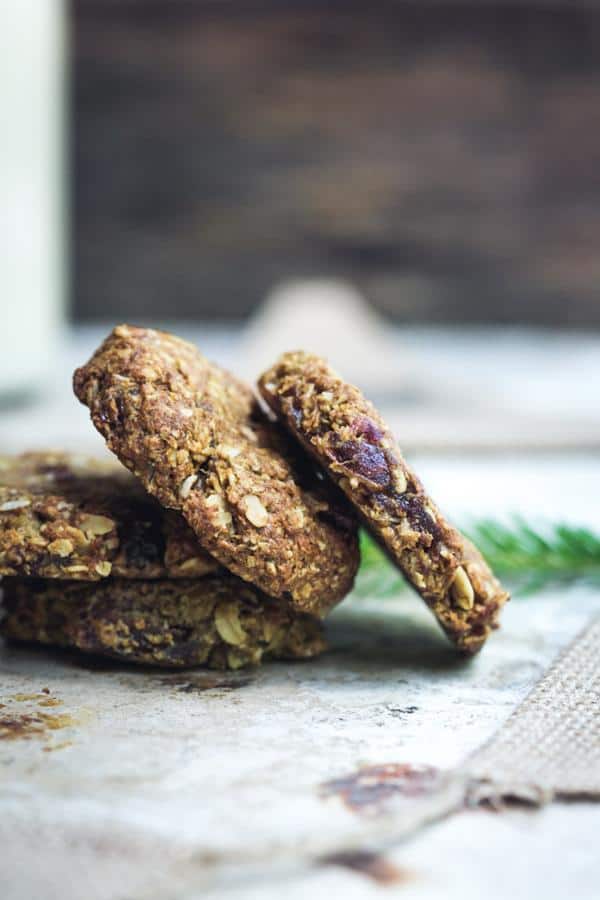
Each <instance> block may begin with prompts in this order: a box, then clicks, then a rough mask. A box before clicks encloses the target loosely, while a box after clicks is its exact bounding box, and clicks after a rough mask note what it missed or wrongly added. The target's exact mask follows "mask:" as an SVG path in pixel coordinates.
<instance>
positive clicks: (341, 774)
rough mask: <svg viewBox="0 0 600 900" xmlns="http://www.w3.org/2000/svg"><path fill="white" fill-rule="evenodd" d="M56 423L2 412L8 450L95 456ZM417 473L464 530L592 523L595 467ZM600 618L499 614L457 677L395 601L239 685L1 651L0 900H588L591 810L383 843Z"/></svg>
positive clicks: (500, 459) (582, 607)
mask: <svg viewBox="0 0 600 900" xmlns="http://www.w3.org/2000/svg"><path fill="white" fill-rule="evenodd" d="M51 409H52V414H51V416H48V415H47V416H46V417H44V416H43V415H42V414H41V413H40V411H39V409H38V410H36V409H35V408H33V409H32V410H30V411H29V412H15V413H11V414H10V416H8V417H5V418H4V419H3V421H2V424H1V427H0V438H2V440H3V441H5V443H6V444H7V445H8V447H9V449H12V450H16V449H21V448H23V447H25V446H33V445H34V444H37V445H38V446H43V445H47V444H48V443H51V444H54V445H56V443H57V441H56V440H55V438H57V437H58V436H60V434H61V433H62V434H63V436H64V437H63V440H61V441H60V443H65V444H67V446H73V445H76V446H79V445H80V443H79V441H78V439H77V437H76V435H78V434H79V433H80V432H81V435H82V436H83V435H85V437H82V440H81V445H82V449H93V447H95V448H96V449H97V448H98V447H99V446H100V444H99V442H96V443H95V444H94V441H95V438H94V435H93V432H92V431H91V429H90V427H89V425H88V423H87V417H86V415H85V411H84V410H83V409H80V408H78V407H77V405H76V404H75V403H74V401H73V402H72V403H71V401H70V398H65V399H64V401H63V400H61V401H60V402H57V404H56V405H55V406H54V407H52V408H51ZM66 410H68V412H64V417H63V412H62V411H66ZM11 416H12V418H11ZM17 418H18V420H19V421H20V423H21V426H22V427H21V430H20V433H15V431H14V423H15V420H16V419H17ZM61 422H62V425H61ZM46 425H48V428H46ZM61 429H62V432H61ZM48 432H50V434H51V435H52V438H53V439H52V440H51V441H48V440H47V439H46V438H47V437H48ZM413 461H414V462H415V464H416V465H418V467H419V471H420V472H421V474H422V477H423V479H424V480H425V482H426V484H427V485H428V486H429V488H430V490H431V492H432V493H433V494H434V495H435V496H436V498H437V499H438V500H439V503H440V505H441V506H442V507H443V508H444V509H445V510H446V511H447V512H448V513H449V515H450V516H451V517H452V518H454V519H456V520H458V521H459V522H463V523H464V522H466V521H468V520H469V519H470V518H471V517H475V516H478V515H483V514H485V515H495V516H496V515H497V516H503V515H506V514H509V513H511V512H520V513H524V514H526V515H527V516H528V517H530V518H533V519H537V518H539V519H540V520H555V519H558V518H561V519H568V520H571V521H573V522H582V523H588V524H590V525H593V526H595V527H597V528H599V527H600V460H598V459H597V458H596V457H595V456H593V455H591V454H588V455H583V454H575V453H570V454H563V455H559V454H546V455H532V454H529V455H527V454H519V455H516V454H508V453H506V452H505V453H494V454H487V455H484V456H481V455H479V456H478V455H474V454H468V453H466V452H464V453H461V454H459V455H458V454H457V455H441V454H437V455H431V454H430V455H422V456H420V457H419V456H418V455H417V456H416V458H415V455H414V454H413ZM599 610H600V595H598V594H596V593H594V592H592V591H591V590H588V589H584V588H569V589H565V590H548V591H545V592H544V593H541V594H538V595H536V596H535V597H527V598H524V597H519V596H517V597H516V598H515V599H514V600H513V601H512V602H511V603H510V604H509V606H508V607H507V608H506V611H505V615H504V617H503V627H502V629H501V630H500V631H499V632H498V633H497V634H495V635H494V636H493V637H492V638H491V640H490V642H489V645H488V646H487V647H486V648H485V650H484V651H483V653H481V654H480V656H479V657H477V658H476V659H475V660H473V661H471V662H469V663H465V662H462V661H460V660H458V659H456V658H455V656H454V654H453V652H452V650H451V648H450V647H449V646H448V645H447V644H446V642H445V641H444V639H443V637H442V636H441V634H440V633H439V632H438V630H437V626H436V625H435V623H434V622H433V620H432V619H431V617H430V615H429V613H428V612H427V610H425V609H424V608H422V606H421V604H420V602H419V601H418V599H417V598H415V597H414V596H412V594H410V593H408V592H407V593H402V594H401V595H399V596H398V597H397V598H390V599H387V600H380V601H375V600H359V599H358V598H354V599H351V600H350V601H348V602H346V603H345V604H343V606H342V607H341V608H340V609H339V610H338V611H336V612H335V613H334V615H333V616H332V617H331V619H330V621H329V624H328V634H329V639H330V643H331V650H330V651H329V653H327V654H326V655H325V656H324V657H323V658H322V659H320V660H317V661H314V662H308V663H301V664H281V663H279V664H272V665H268V666H265V667H264V668H262V669H260V670H255V671H247V672H240V673H234V674H218V673H209V672H202V671H200V670H195V671H188V672H184V673H177V674H173V673H169V672H160V671H151V670H139V669H135V668H132V667H126V666H122V665H113V664H106V665H98V664H93V663H86V662H85V661H82V660H81V659H78V658H76V657H74V656H72V655H70V654H64V653H61V654H54V653H51V652H49V651H45V650H40V651H35V650H20V649H17V648H14V647H10V648H9V647H4V646H1V647H0V703H1V704H3V706H2V708H0V720H2V721H4V722H7V721H8V720H10V721H11V722H12V723H13V725H12V726H11V727H9V728H5V730H4V731H2V729H0V736H3V737H4V739H2V740H0V857H1V864H0V896H1V897H2V898H3V900H30V898H33V897H35V898H38V897H39V898H44V900H54V898H56V900H58V898H60V900H79V898H80V897H82V896H85V897H86V900H146V898H148V900H151V898H167V900H170V898H173V900H175V898H177V900H192V898H197V897H200V896H202V897H209V898H217V897H219V898H220V897H227V898H229V897H231V898H235V900H250V898H257V900H258V898H261V900H262V898H271V897H272V898H273V900H275V898H279V897H280V896H281V894H282V892H283V893H285V894H286V896H287V897H288V898H289V900H291V898H294V900H295V898H304V897H306V896H311V897H315V898H320V897H327V896H329V895H330V894H333V895H337V896H345V897H347V898H350V900H352V898H355V897H356V898H360V900H362V898H369V897H376V896H383V895H384V894H385V895H389V894H392V895H395V894H396V893H397V894H398V896H402V897H405V898H410V900H430V898H437V897H444V898H448V900H454V898H456V900H459V898H460V900H471V898H473V900H475V898H480V897H482V896H485V897H486V898H487V900H504V898H506V897H507V896H511V897H513V898H520V897H523V898H525V897H527V898H531V897H533V896H536V897H537V896H545V897H546V898H548V900H554V898H562V897H565V896H573V897H577V898H582V900H586V898H590V900H591V898H595V897H596V896H597V885H598V880H599V878H600V859H599V857H598V852H597V834H598V829H599V827H600V807H598V806H594V805H593V804H587V803H571V804H554V805H552V806H549V807H547V808H545V809H543V810H541V811H536V812H533V811H528V810H525V809H520V810H516V809H510V810H504V811H502V812H500V813H493V812H487V811H481V810H477V811H474V810H465V811H463V812H461V813H459V814H457V815H455V816H453V817H451V818H449V819H447V820H445V821H442V822H439V823H438V824H435V825H431V826H428V827H427V828H425V829H423V830H422V831H420V832H419V833H418V834H417V835H416V836H414V837H412V838H411V839H409V840H406V841H403V842H401V843H398V844H397V845H393V846H391V847H385V845H386V844H387V843H388V842H389V841H390V840H391V841H392V844H393V843H394V842H393V835H394V830H395V821H396V817H397V815H398V805H397V804H398V803H399V802H400V803H402V802H406V803H409V802H411V801H410V799H405V800H402V797H403V790H404V784H405V782H404V780H403V779H404V775H405V774H406V772H407V771H408V770H406V769H404V768H402V767H404V766H409V767H413V769H412V771H413V772H415V771H416V772H417V773H418V772H421V773H422V777H425V778H426V777H427V773H428V771H429V769H428V768H427V767H433V768H435V769H442V770H445V769H449V768H451V767H453V766H455V765H456V764H458V763H460V762H461V760H463V759H464V758H465V756H466V755H467V754H468V753H470V752H471V751H473V750H474V749H475V748H476V747H478V746H479V745H480V744H481V743H482V742H483V741H484V740H485V739H486V738H488V737H489V736H490V735H491V734H492V733H493V732H494V731H495V729H496V728H497V727H498V726H499V725H501V723H502V722H503V721H504V720H505V718H506V717H507V715H508V714H509V713H510V711H511V710H512V709H513V708H514V706H515V705H516V704H517V703H518V702H519V700H521V699H522V698H523V697H524V696H525V694H526V693H527V692H528V691H529V689H530V688H531V687H532V686H533V684H534V683H535V682H536V681H537V680H538V678H539V677H540V675H541V674H542V672H543V671H544V670H545V669H546V667H547V666H548V664H549V663H550V662H551V660H552V659H553V658H554V657H555V655H556V654H557V652H558V651H559V650H560V649H561V648H562V647H563V646H564V645H565V644H566V643H567V642H568V641H569V640H570V639H571V637H573V636H574V635H575V634H576V632H577V631H578V630H579V629H580V628H581V627H582V626H583V625H584V624H585V623H586V621H587V620H588V618H589V617H590V616H591V615H592V614H593V613H594V612H598V611H599ZM424 767H425V768H424ZM411 777H412V776H410V777H409V778H408V784H409V785H410V784H411V783H412V782H411ZM417 783H418V779H417ZM384 847H385V850H384V851H383V855H382V856H373V857H369V856H365V855H364V852H362V853H360V852H358V851H364V849H365V848H370V849H375V850H379V849H381V848H384ZM349 848H353V854H351V855H347V851H348V850H349ZM342 851H343V852H344V853H346V855H344V856H343V857H340V856H339V853H340V852H342ZM357 853H358V855H357ZM331 854H338V855H337V857H336V858H337V864H335V865H334V864H332V863H331V861H330V862H327V861H323V859H322V858H323V856H324V855H325V856H327V855H329V856H331ZM341 863H344V865H342V864H341ZM357 868H358V869H362V870H363V871H357V870H356V869H357ZM365 869H366V870H368V871H367V873H366V874H365V871H364V870H365ZM369 873H370V874H369Z"/></svg>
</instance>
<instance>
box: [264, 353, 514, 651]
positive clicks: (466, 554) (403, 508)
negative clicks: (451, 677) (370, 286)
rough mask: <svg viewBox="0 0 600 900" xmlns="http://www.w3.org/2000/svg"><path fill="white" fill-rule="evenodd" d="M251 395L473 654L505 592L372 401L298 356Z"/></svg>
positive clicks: (284, 360) (315, 360)
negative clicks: (344, 499) (452, 522)
mask: <svg viewBox="0 0 600 900" xmlns="http://www.w3.org/2000/svg"><path fill="white" fill-rule="evenodd" d="M259 388H260V391H261V394H262V396H263V398H264V400H265V401H266V403H267V404H268V405H269V407H270V408H271V409H272V411H273V412H274V413H275V415H276V416H277V417H278V418H279V419H280V420H281V421H282V422H283V423H284V424H285V425H286V426H287V427H288V429H289V431H290V432H291V433H292V434H293V435H294V436H295V437H296V438H297V439H298V441H299V442H300V443H301V444H302V446H303V447H304V448H305V449H306V450H307V451H308V452H309V453H311V454H312V455H313V457H314V458H315V459H316V460H317V461H318V462H319V463H320V464H321V465H322V466H323V467H324V469H325V470H326V471H327V472H328V474H329V475H330V477H331V478H332V479H333V480H334V481H335V482H336V483H337V484H338V485H339V486H340V487H341V489H342V490H343V491H344V493H345V494H346V496H347V497H348V498H349V500H350V501H351V502H352V503H353V504H354V506H355V508H356V509H357V510H358V512H359V514H360V516H361V518H362V520H363V522H364V524H365V525H366V527H368V528H369V530H370V531H371V532H372V534H373V535H374V537H375V538H376V539H377V540H378V541H379V543H380V544H381V545H382V546H383V548H384V549H385V550H386V551H387V553H388V555H389V556H390V558H391V559H392V561H393V562H395V563H396V564H397V565H398V567H399V568H400V569H401V570H402V572H403V573H404V575H405V576H406V578H407V579H408V581H409V582H410V583H411V584H412V585H413V587H414V588H415V589H416V590H417V591H418V593H419V594H420V595H421V596H422V597H423V599H424V600H425V602H426V603H427V605H428V606H429V607H430V608H431V610H432V611H433V613H434V615H435V616H436V618H437V619H438V621H439V623H440V624H441V626H442V628H443V629H444V631H445V632H446V634H447V635H448V636H449V637H450V638H451V640H453V641H454V642H455V643H456V644H457V645H458V646H459V647H460V648H461V649H462V650H464V651H466V652H469V653H473V652H475V651H477V650H478V649H479V648H480V647H481V646H482V644H483V643H484V641H485V640H486V638H487V636H488V634H489V633H490V631H491V630H492V629H494V628H496V627H497V622H498V614H499V611H500V609H501V607H502V606H503V604H504V603H505V602H506V600H507V599H508V594H507V593H506V591H505V590H504V589H503V588H502V586H501V585H500V583H499V582H498V580H497V579H496V578H495V577H494V575H493V573H492V572H491V570H490V568H489V566H488V565H487V563H486V562H485V560H484V559H483V557H482V556H481V554H480V553H479V551H478V550H477V549H476V548H475V547H474V546H473V544H472V543H471V542H470V541H468V540H467V539H466V538H465V537H464V536H463V535H462V534H461V533H460V532H459V531H458V530H457V529H456V528H454V527H453V526H452V525H450V524H449V523H448V522H447V521H446V519H445V518H444V516H443V515H442V514H441V513H440V511H439V509H438V508H437V506H436V505H435V504H434V502H433V501H432V500H431V498H430V497H429V496H428V495H427V494H426V492H425V490H424V488H423V486H422V484H421V482H420V481H419V479H418V478H417V476H416V475H415V473H414V472H413V471H412V469H411V468H410V467H409V466H408V465H407V463H406V462H405V460H404V459H403V457H402V453H401V451H400V448H399V447H398V444H397V442H396V440H395V438H394V437H393V435H392V434H391V432H390V430H389V429H388V427H387V426H386V424H385V422H384V421H383V419H382V418H381V416H380V415H379V413H378V412H377V411H376V409H375V408H374V407H373V406H372V404H371V403H369V402H368V401H367V400H366V399H365V398H364V396H363V395H362V394H361V392H360V391H359V390H358V388H356V387H354V386H352V385H350V384H348V383H347V382H345V381H343V379H341V378H340V377H339V376H338V375H337V373H336V372H334V371H333V370H332V369H331V368H330V367H329V366H328V364H327V363H326V362H325V361H324V360H323V359H321V358H320V357H318V356H314V355H312V354H308V353H304V352H301V351H298V352H292V353H285V354H284V355H283V356H281V357H280V359H279V360H278V362H277V363H276V364H275V365H274V366H273V367H272V368H271V369H270V370H268V371H267V372H265V374H264V375H263V376H262V377H261V379H260V382H259Z"/></svg>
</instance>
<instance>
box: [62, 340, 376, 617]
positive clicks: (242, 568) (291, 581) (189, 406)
mask: <svg viewBox="0 0 600 900" xmlns="http://www.w3.org/2000/svg"><path fill="white" fill-rule="evenodd" d="M73 383H74V390H75V393H76V395H77V397H78V398H79V399H80V400H81V402H82V403H84V404H86V405H87V406H88V407H89V409H90V412H91V416H92V421H93V423H94V425H95V426H96V428H97V429H98V431H99V432H100V433H101V434H102V435H103V436H104V438H105V439H106V441H107V444H108V446H109V447H110V449H111V450H112V451H113V452H114V453H115V454H116V455H117V456H118V457H119V459H120V460H121V462H122V463H124V464H125V465H126V466H127V468H129V469H130V470H131V471H132V472H134V473H135V474H136V475H137V476H138V477H139V478H140V480H141V481H142V483H143V485H144V487H145V488H146V490H148V491H149V492H150V493H151V494H153V495H154V496H155V497H157V498H158V500H159V501H160V502H161V503H162V504H163V505H164V506H167V507H171V508H174V509H179V510H181V511H182V513H183V515H184V516H185V518H186V519H187V521H188V523H189V524H190V525H191V526H192V528H193V530H194V531H195V532H196V535H197V537H198V540H199V542H200V543H201V544H202V546H203V547H204V548H205V549H206V550H208V552H209V553H210V554H211V555H213V556H214V557H215V558H216V559H217V560H218V561H219V562H221V563H222V564H223V565H224V566H226V567H227V568H228V569H230V570H231V571H232V572H234V573H235V574H236V575H239V576H240V577H241V578H243V579H244V580H246V581H249V582H252V583H253V584H255V585H257V586H258V587H260V588H261V589H262V590H263V591H265V593H267V594H270V595H271V596H273V597H279V598H283V599H289V600H291V601H292V602H293V603H294V604H295V605H296V606H297V607H298V608H300V609H302V610H304V611H306V612H311V613H314V614H319V615H321V614H324V613H326V612H327V610H328V609H329V608H330V607H331V606H333V605H334V604H335V603H336V602H338V601H339V600H341V599H342V597H343V596H344V595H345V594H346V593H347V592H348V591H349V589H350V588H351V586H352V583H353V579H354V575H355V573H356V569H357V567H358V546H357V536H356V525H355V523H354V520H353V516H352V514H351V513H350V511H349V507H348V506H347V505H346V501H345V499H344V498H343V496H342V495H341V494H340V495H339V496H338V494H337V491H336V490H335V488H332V487H330V485H329V484H324V483H323V482H320V481H319V480H318V479H317V478H316V476H315V474H314V472H313V471H312V470H311V469H310V468H306V470H305V471H302V470H301V468H298V467H297V464H296V461H295V460H294V459H293V457H292V455H290V453H289V452H288V450H287V448H286V445H285V442H284V440H283V437H282V435H281V434H280V431H279V429H278V427H277V426H276V425H273V424H272V423H270V422H269V421H268V420H267V419H266V418H265V417H264V415H263V414H262V413H261V411H260V409H259V408H258V405H257V403H256V401H255V399H254V396H253V394H252V392H251V390H250V389H249V388H248V387H246V385H244V384H243V383H241V382H240V381H238V380H237V379H236V378H234V377H233V376H232V375H230V374H229V373H227V372H225V371H224V370H222V369H221V368H219V367H218V366H215V365H213V364H212V363H210V362H208V361H207V360H206V359H205V358H204V357H203V356H202V354H201V353H200V352H199V351H198V350H197V349H196V348H195V347H193V346H192V345H191V344H188V343H187V342H185V341H182V340H180V339H179V338H176V337H174V336H172V335H169V334H165V333H163V332H159V331H154V330H151V329H144V328H135V327H131V326H126V325H122V326H119V327H118V328H115V329H114V331H113V332H112V334H110V335H109V337H108V338H107V339H106V340H105V341H104V343H103V344H102V346H101V347H100V348H99V349H98V350H97V351H96V353H95V354H94V356H93V357H92V359H91V360H90V361H89V363H87V365H85V366H83V367H82V368H80V369H78V370H77V371H76V372H75V375H74V382H73Z"/></svg>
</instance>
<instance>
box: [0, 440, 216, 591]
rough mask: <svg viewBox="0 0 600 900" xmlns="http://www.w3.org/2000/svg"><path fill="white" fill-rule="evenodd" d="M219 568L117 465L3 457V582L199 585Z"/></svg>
mask: <svg viewBox="0 0 600 900" xmlns="http://www.w3.org/2000/svg"><path fill="white" fill-rule="evenodd" d="M218 567H219V566H218V563H217V562H216V560H214V559H213V558H212V557H210V556H209V555H208V554H207V553H206V552H205V551H204V550H203V549H202V548H201V547H200V545H199V543H198V541H197V539H196V536H195V535H194V533H193V531H192V530H191V529H190V528H189V526H188V525H187V524H186V522H185V520H184V519H183V518H182V517H181V516H180V515H178V514H177V513H175V512H172V511H169V510H165V509H163V508H162V507H161V506H160V504H159V503H157V502H156V500H154V499H153V498H152V497H150V496H149V495H148V494H146V492H145V491H144V490H143V488H142V486H141V485H140V484H139V482H138V481H137V480H136V479H135V478H133V476H132V475H130V474H129V472H128V471H127V470H126V469H124V468H123V466H121V465H119V464H118V463H116V462H111V461H107V462H103V461H99V460H94V459H89V458H87V457H84V456H77V455H75V454H69V453H50V452H45V453H24V454H22V455H21V456H15V457H9V456H0V575H17V576H23V575H26V576H40V577H44V578H63V579H67V580H71V579H74V580H84V581H95V580H98V579H100V578H105V577H106V576H108V575H113V576H114V575H116V576H120V577H122V578H166V577H167V576H168V577H170V578H198V577H200V576H201V575H204V574H206V573H208V572H211V571H215V570H216V569H217V568H218Z"/></svg>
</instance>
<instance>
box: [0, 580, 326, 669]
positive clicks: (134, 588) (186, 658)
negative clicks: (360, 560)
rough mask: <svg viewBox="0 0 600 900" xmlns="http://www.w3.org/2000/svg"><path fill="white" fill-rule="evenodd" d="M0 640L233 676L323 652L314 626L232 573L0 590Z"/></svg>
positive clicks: (40, 583) (19, 583)
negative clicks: (271, 661) (268, 661)
mask: <svg viewBox="0 0 600 900" xmlns="http://www.w3.org/2000/svg"><path fill="white" fill-rule="evenodd" d="M2 591H3V595H4V596H3V606H4V613H5V616H4V619H3V620H2V622H1V624H0V633H2V634H3V635H4V637H5V638H8V639H9V640H15V641H27V642H34V643H39V644H48V645H53V646H58V647H73V648H75V649H77V650H82V651H84V652H87V653H93V654H96V655H100V656H108V657H113V658H117V659H123V660H125V661H128V662H135V663H144V664H148V665H156V666H166V667H183V666H197V665H203V666H207V667H209V668H212V669H239V668H241V667H242V666H247V665H256V664H257V663H259V662H260V661H261V660H262V659H263V658H279V659H305V658H308V657H312V656H316V655H318V654H319V653H320V652H322V650H324V649H325V642H324V639H323V634H322V628H321V624H320V622H319V620H318V619H316V618H314V617H312V616H308V615H306V614H304V613H300V612H298V611H296V610H295V609H293V607H292V606H291V605H289V604H283V603H281V602H280V601H277V600H273V599H271V598H269V597H265V596H264V595H263V594H261V592H260V591H258V590H257V589H256V588H254V587H252V586H251V585H249V584H247V583H245V582H243V581H240V580H239V579H238V578H236V577H235V576H233V575H229V574H226V573H222V574H219V575H207V576H205V577H204V578H198V579H193V580H192V579H190V580H187V579H185V580H181V581H173V580H160V579H159V580H155V581H132V580H130V579H123V578H107V579H104V580H103V581H101V582H94V583H91V584H84V583H82V582H79V583H76V582H63V581H57V580H45V579H21V578H7V579H5V580H4V581H3V582H2Z"/></svg>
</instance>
